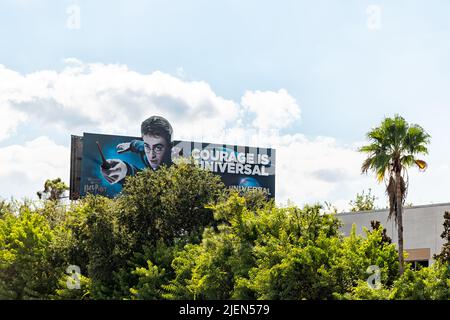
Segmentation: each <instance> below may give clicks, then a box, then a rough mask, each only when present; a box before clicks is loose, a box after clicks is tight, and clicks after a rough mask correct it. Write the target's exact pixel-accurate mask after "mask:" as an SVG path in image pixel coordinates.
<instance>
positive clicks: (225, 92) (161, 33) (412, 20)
mask: <svg viewBox="0 0 450 320" xmlns="http://www.w3.org/2000/svg"><path fill="white" fill-rule="evenodd" d="M449 13H450V2H449V1H446V0H441V1H439V0H430V1H424V0H386V1H382V0H371V1H365V0H318V1H299V0H281V1H273V0H272V1H267V0H263V1H261V0H258V1H256V0H245V1H236V0H226V1H225V0H218V1H206V0H188V1H186V0H183V1H181V0H169V1H167V0H165V1H163V0H151V1H144V0H129V1H120V0H117V1H103V0H78V1H76V0H70V1H69V0H66V1H52V0H0V39H1V45H0V119H1V120H0V121H1V126H0V198H3V199H9V198H11V197H14V198H17V199H23V198H25V197H26V198H35V197H36V195H35V194H36V191H37V190H40V189H41V188H42V186H43V183H44V181H45V180H46V179H48V178H56V177H62V178H63V179H64V180H65V181H67V182H68V181H69V158H70V135H72V134H75V135H82V133H83V132H97V133H107V134H124V135H139V127H140V122H141V121H142V120H143V119H145V118H147V117H148V116H151V115H154V114H158V115H162V116H164V117H166V118H167V119H168V120H169V121H170V122H171V123H172V125H173V127H174V139H176V140H184V139H185V140H188V139H189V140H190V139H194V140H195V141H199V140H202V141H207V142H211V143H229V144H239V145H242V144H246V145H257V146H261V147H272V148H275V149H276V150H277V168H276V185H277V193H276V198H277V202H278V203H280V204H283V203H287V202H288V201H291V202H294V203H296V204H298V205H303V204H306V203H314V202H322V203H323V202H324V201H327V202H329V203H333V204H334V205H335V206H336V207H338V209H339V210H348V208H349V201H350V200H352V199H354V198H355V196H356V194H357V193H361V192H362V191H363V190H366V192H367V190H368V189H369V188H370V189H372V193H374V194H375V195H376V196H377V197H378V199H377V205H378V206H380V207H384V206H386V204H387V202H386V196H385V193H384V188H385V186H384V184H378V183H377V182H376V179H375V178H374V177H373V176H372V175H361V172H360V167H361V163H362V161H363V160H364V155H362V154H360V153H359V152H357V149H358V147H359V146H361V145H363V144H364V143H365V142H366V137H365V134H366V133H367V132H368V131H369V130H370V129H371V128H373V127H375V126H377V125H379V124H380V123H381V121H382V120H383V119H384V117H389V116H393V115H395V114H400V115H402V116H403V117H404V118H405V119H406V120H407V121H408V122H410V123H417V124H419V125H421V126H422V127H423V128H424V129H425V130H426V131H427V132H428V133H429V134H430V135H431V137H432V138H431V144H430V145H429V155H426V156H424V157H423V158H424V160H426V161H427V162H428V163H429V168H428V169H427V171H425V172H419V171H418V170H417V169H415V168H411V169H410V171H409V178H410V179H409V185H410V191H409V194H408V198H407V203H412V204H414V205H422V204H430V203H441V202H450V195H449V193H448V185H447V184H448V181H450V164H449V159H450V148H449V146H450V132H449V130H448V123H449V119H450V90H449V88H450V59H448V57H449V56H450V41H448V39H450V20H449V19H448V14H449Z"/></svg>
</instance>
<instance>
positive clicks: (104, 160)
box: [96, 141, 112, 170]
mask: <svg viewBox="0 0 450 320" xmlns="http://www.w3.org/2000/svg"><path fill="white" fill-rule="evenodd" d="M96 143H97V148H98V151H99V152H100V156H101V157H102V168H103V169H105V170H108V169H111V167H112V165H111V164H109V163H108V161H106V158H105V155H104V154H103V151H102V147H101V146H100V143H99V142H98V141H96Z"/></svg>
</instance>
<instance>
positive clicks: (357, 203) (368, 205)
mask: <svg viewBox="0 0 450 320" xmlns="http://www.w3.org/2000/svg"><path fill="white" fill-rule="evenodd" d="M376 199H377V198H376V197H375V196H374V195H372V189H370V188H369V192H368V193H367V194H364V190H363V192H362V193H361V194H359V193H357V194H356V199H355V200H354V201H353V200H351V201H350V205H351V206H352V208H351V211H352V212H359V211H369V210H375V200H376Z"/></svg>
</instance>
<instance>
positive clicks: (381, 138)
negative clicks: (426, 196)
mask: <svg viewBox="0 0 450 320" xmlns="http://www.w3.org/2000/svg"><path fill="white" fill-rule="evenodd" d="M367 137H368V139H369V141H370V144H368V145H366V146H363V147H361V148H360V149H359V151H360V152H365V153H367V154H368V156H367V159H366V160H365V161H364V162H363V164H362V167H361V171H362V173H367V172H368V171H369V170H370V171H372V172H374V173H375V174H376V175H377V179H378V182H381V181H385V183H386V193H387V195H388V196H389V219H391V218H392V216H394V217H395V223H396V226H397V232H398V253H399V254H398V256H399V258H398V259H399V263H400V267H399V272H400V275H402V274H403V270H404V257H403V219H402V211H403V210H402V209H403V208H402V206H403V204H404V202H405V199H406V195H407V192H408V173H407V169H408V168H409V167H411V166H417V167H418V168H419V169H420V170H425V169H426V168H427V167H428V164H427V163H426V162H425V161H423V160H419V159H417V158H416V156H417V155H419V154H428V149H427V147H426V145H427V144H428V143H429V142H430V135H429V134H428V133H426V132H425V130H424V129H423V128H422V127H420V126H419V125H417V124H411V125H410V124H408V123H407V122H406V121H405V119H403V118H402V117H401V116H399V115H395V117H394V118H385V119H384V121H383V122H382V123H381V125H380V126H379V127H376V128H374V129H372V130H371V131H369V132H368V133H367Z"/></svg>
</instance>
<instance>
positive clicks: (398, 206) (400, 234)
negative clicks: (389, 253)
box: [395, 172, 405, 275]
mask: <svg viewBox="0 0 450 320" xmlns="http://www.w3.org/2000/svg"><path fill="white" fill-rule="evenodd" d="M395 182H396V193H397V195H396V197H395V198H396V208H395V209H396V211H397V212H396V213H397V215H396V218H397V232H398V262H399V264H400V265H399V273H400V275H402V274H403V271H404V265H405V263H404V256H403V208H402V206H403V194H402V187H401V185H402V184H401V175H400V172H396V174H395Z"/></svg>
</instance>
